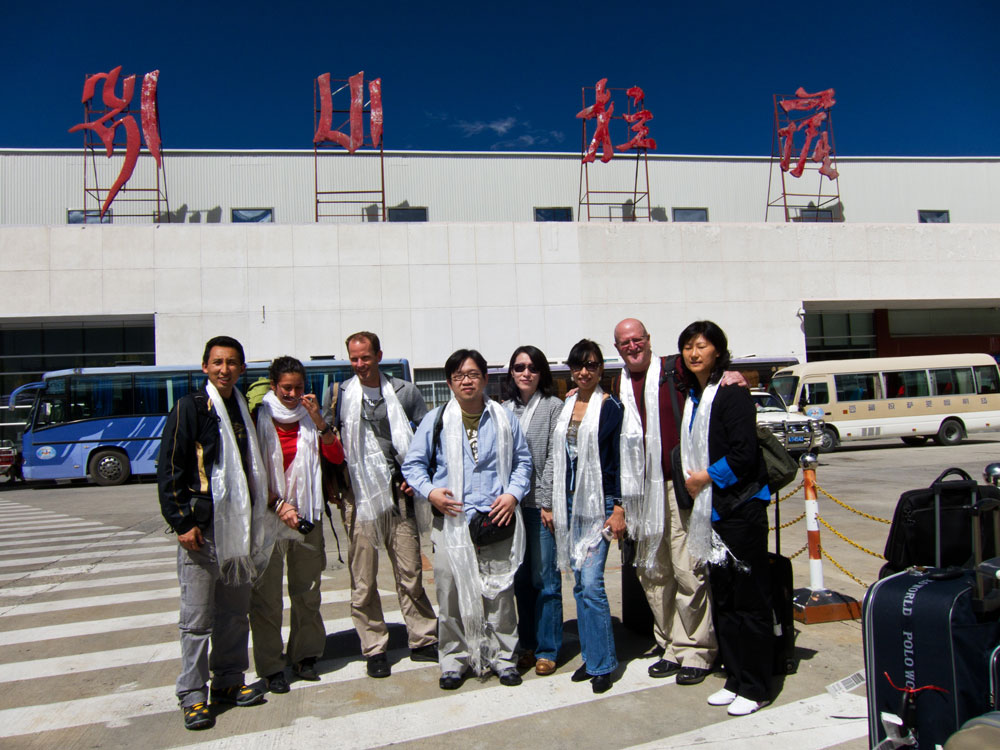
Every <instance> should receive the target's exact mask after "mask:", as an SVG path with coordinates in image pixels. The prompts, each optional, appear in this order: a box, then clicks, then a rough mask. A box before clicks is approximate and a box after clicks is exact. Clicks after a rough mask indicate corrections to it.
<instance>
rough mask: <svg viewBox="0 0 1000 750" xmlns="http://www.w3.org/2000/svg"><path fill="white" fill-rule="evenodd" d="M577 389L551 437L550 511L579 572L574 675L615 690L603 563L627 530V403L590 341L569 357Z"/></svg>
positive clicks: (564, 559) (567, 558)
mask: <svg viewBox="0 0 1000 750" xmlns="http://www.w3.org/2000/svg"><path fill="white" fill-rule="evenodd" d="M566 364H567V365H569V370H570V374H571V375H572V378H573V383H574V384H575V385H576V388H577V391H576V393H575V394H573V395H572V396H570V397H569V398H567V399H566V403H565V405H564V406H563V409H562V412H561V413H560V415H559V420H558V422H557V423H556V429H555V432H554V434H553V443H554V446H553V462H552V476H553V482H552V515H553V522H554V526H555V536H556V547H557V553H558V564H559V567H560V568H562V569H567V568H568V569H571V570H572V571H573V579H574V584H575V585H574V586H573V596H574V597H575V599H576V619H577V627H578V629H579V632H580V651H581V654H582V656H583V664H582V665H581V666H580V668H579V669H577V670H576V672H574V673H573V677H572V678H571V679H572V680H573V681H574V682H583V681H584V680H590V683H591V685H592V687H593V690H594V692H595V693H603V692H605V691H607V690H609V689H610V688H611V673H612V672H614V671H615V669H617V668H618V660H617V657H616V656H615V639H614V634H613V633H612V630H611V608H610V606H609V605H608V595H607V593H606V591H605V589H604V565H605V563H606V562H607V559H608V548H609V547H610V546H611V539H612V538H614V539H621V537H622V534H623V533H624V532H625V513H624V511H623V510H622V507H621V481H620V478H619V475H618V467H619V462H620V459H619V455H618V442H619V432H620V431H621V424H622V414H623V413H624V410H623V409H622V404H621V402H620V401H619V400H618V399H617V398H615V397H614V396H613V395H610V394H607V393H605V392H604V391H603V390H602V389H601V385H600V383H601V377H602V376H603V375H604V356H603V355H602V354H601V348H600V347H599V346H598V345H597V344H596V343H595V342H593V341H590V340H589V339H582V340H581V341H578V342H577V343H576V344H575V345H574V346H573V348H572V349H571V350H570V352H569V356H568V357H567V358H566Z"/></svg>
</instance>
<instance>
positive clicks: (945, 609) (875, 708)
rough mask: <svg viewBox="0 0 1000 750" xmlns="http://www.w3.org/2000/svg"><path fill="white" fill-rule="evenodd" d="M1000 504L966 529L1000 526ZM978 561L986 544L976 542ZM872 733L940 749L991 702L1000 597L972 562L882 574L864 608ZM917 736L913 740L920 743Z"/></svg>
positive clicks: (872, 737) (989, 505)
mask: <svg viewBox="0 0 1000 750" xmlns="http://www.w3.org/2000/svg"><path fill="white" fill-rule="evenodd" d="M996 518H997V503H996V502H995V501H985V502H981V503H979V504H978V506H977V508H976V509H974V510H973V511H972V512H971V514H970V520H971V523H970V527H969V528H967V529H965V530H964V531H963V534H964V535H965V536H966V537H967V538H970V539H972V540H973V541H975V540H977V539H982V536H981V527H982V526H987V524H983V523H981V519H982V520H988V521H989V524H988V526H992V527H993V528H995V526H996V524H995V521H996ZM971 546H972V547H973V548H974V551H975V555H976V559H977V562H978V561H979V560H981V553H982V545H981V544H971ZM862 637H863V641H864V657H865V673H866V675H867V694H868V740H869V744H870V746H871V747H876V746H877V745H879V744H880V743H882V742H883V741H885V740H886V739H893V738H895V739H899V742H898V743H896V744H895V745H893V744H890V745H889V746H902V745H905V744H911V745H913V746H915V747H917V748H919V749H920V750H932V749H933V748H934V747H935V746H936V745H942V744H944V742H945V740H947V738H948V737H949V736H950V735H951V734H952V733H954V732H956V731H957V730H958V729H959V727H961V726H962V724H963V723H965V722H966V721H967V720H969V719H971V718H973V717H975V716H978V715H980V714H982V713H984V712H986V711H988V710H990V709H991V707H992V706H991V701H990V663H991V657H992V654H993V651H994V649H995V648H996V646H997V644H998V642H1000V623H998V621H997V610H996V609H995V599H994V598H988V597H986V595H985V586H984V577H983V576H979V577H978V578H977V574H976V571H975V570H969V569H965V568H958V567H951V568H909V569H907V570H904V571H903V572H901V573H897V574H895V575H892V576H890V577H888V578H883V579H882V580H880V581H877V582H876V583H875V584H873V585H872V587H871V588H870V589H869V590H868V593H867V594H866V595H865V600H864V604H863V607H862ZM909 740H913V741H912V742H911V741H909Z"/></svg>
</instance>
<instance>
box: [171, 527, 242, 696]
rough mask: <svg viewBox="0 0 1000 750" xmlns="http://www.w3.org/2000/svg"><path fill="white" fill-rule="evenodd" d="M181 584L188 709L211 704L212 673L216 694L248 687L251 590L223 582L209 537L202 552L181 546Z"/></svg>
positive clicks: (182, 681) (183, 688) (181, 681)
mask: <svg viewBox="0 0 1000 750" xmlns="http://www.w3.org/2000/svg"><path fill="white" fill-rule="evenodd" d="M177 580H178V582H179V583H180V588H181V614H180V622H179V628H180V635H181V674H180V676H179V677H178V678H177V699H178V700H179V701H180V704H181V706H182V707H184V708H187V707H189V706H193V705H194V704H195V703H207V702H208V691H207V688H206V685H207V683H208V679H209V671H211V676H212V687H213V688H227V687H232V686H233V685H242V684H243V679H244V673H245V672H246V670H247V667H248V666H249V659H248V658H247V640H248V637H249V634H250V626H249V624H248V621H247V612H248V611H249V609H250V584H249V583H244V584H238V585H229V584H226V583H223V582H222V579H221V577H220V575H219V565H218V562H217V561H216V559H215V541H214V539H213V538H212V536H211V532H210V531H209V532H207V533H206V534H205V544H204V545H202V547H201V549H199V550H195V551H189V550H186V549H184V548H183V547H181V546H180V545H179V544H178V545H177ZM210 642H211V653H210V652H209V643H210Z"/></svg>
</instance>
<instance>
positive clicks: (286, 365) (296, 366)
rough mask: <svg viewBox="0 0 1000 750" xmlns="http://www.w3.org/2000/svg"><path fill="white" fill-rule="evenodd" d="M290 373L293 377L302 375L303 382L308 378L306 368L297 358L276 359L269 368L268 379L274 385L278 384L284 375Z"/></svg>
mask: <svg viewBox="0 0 1000 750" xmlns="http://www.w3.org/2000/svg"><path fill="white" fill-rule="evenodd" d="M289 373H291V374H292V375H301V376H302V379H303V380H305V378H306V368H305V367H303V366H302V362H300V361H299V360H297V359H295V357H289V356H284V357H275V359H274V361H273V362H271V366H270V367H268V368H267V377H268V378H269V379H270V380H271V382H272V383H277V382H278V381H279V380H281V376H282V375H287V374H289Z"/></svg>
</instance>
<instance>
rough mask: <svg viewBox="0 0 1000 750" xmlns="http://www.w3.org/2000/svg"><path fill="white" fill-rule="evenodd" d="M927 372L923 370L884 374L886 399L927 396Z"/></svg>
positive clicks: (928, 393) (928, 392)
mask: <svg viewBox="0 0 1000 750" xmlns="http://www.w3.org/2000/svg"><path fill="white" fill-rule="evenodd" d="M929 395H930V388H929V387H928V386H927V372H926V371H925V370H910V371H908V372H887V373H885V397H886V398H914V397H915V396H929Z"/></svg>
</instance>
